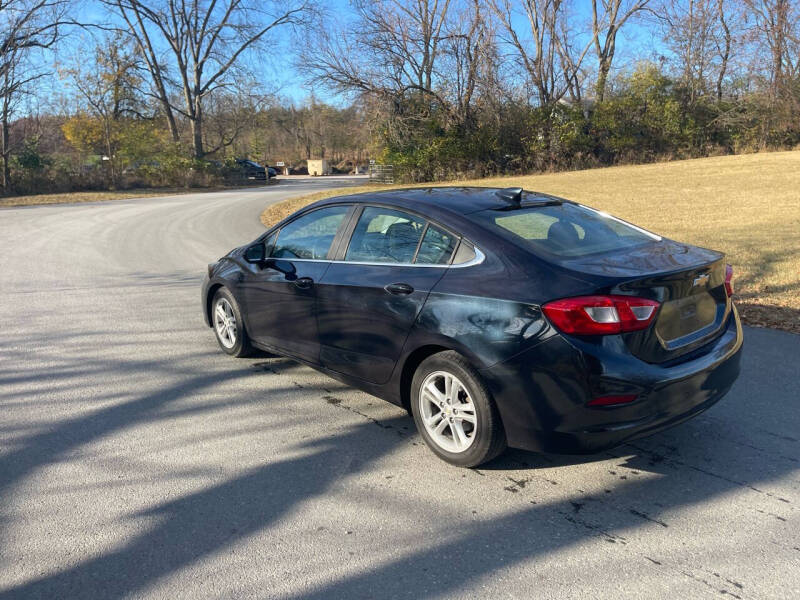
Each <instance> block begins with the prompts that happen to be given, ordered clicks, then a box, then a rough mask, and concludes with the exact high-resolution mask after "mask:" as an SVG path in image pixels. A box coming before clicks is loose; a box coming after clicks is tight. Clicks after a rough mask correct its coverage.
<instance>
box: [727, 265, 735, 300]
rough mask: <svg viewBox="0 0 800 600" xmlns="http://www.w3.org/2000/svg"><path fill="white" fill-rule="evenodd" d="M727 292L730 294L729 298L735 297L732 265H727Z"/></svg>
mask: <svg viewBox="0 0 800 600" xmlns="http://www.w3.org/2000/svg"><path fill="white" fill-rule="evenodd" d="M725 292H726V293H727V294H728V298H730V297H731V296H733V267H732V266H731V265H725Z"/></svg>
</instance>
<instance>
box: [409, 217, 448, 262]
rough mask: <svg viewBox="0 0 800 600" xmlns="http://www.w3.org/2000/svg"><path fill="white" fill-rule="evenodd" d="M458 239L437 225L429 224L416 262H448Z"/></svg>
mask: <svg viewBox="0 0 800 600" xmlns="http://www.w3.org/2000/svg"><path fill="white" fill-rule="evenodd" d="M457 241H458V239H457V238H456V237H455V236H454V235H452V234H450V233H447V232H446V231H444V230H443V229H439V228H438V227H436V226H435V225H428V229H427V230H426V231H425V235H424V236H423V238H422V244H420V246H419V251H418V252H417V258H416V260H414V263H415V264H418V265H446V264H448V263H449V262H450V257H451V256H452V255H453V250H454V249H455V247H456V242H457Z"/></svg>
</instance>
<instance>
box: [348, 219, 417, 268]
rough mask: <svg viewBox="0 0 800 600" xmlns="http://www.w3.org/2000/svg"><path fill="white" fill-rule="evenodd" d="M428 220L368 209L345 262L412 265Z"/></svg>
mask: <svg viewBox="0 0 800 600" xmlns="http://www.w3.org/2000/svg"><path fill="white" fill-rule="evenodd" d="M424 229H425V220H424V219H420V218H419V217H415V216H414V215H410V214H408V213H405V212H402V211H399V210H392V209H389V208H379V207H376V206H368V207H366V208H365V209H364V211H363V212H362V213H361V217H359V219H358V223H357V224H356V228H355V230H354V231H353V235H352V237H351V238H350V245H349V246H348V247H347V253H346V254H345V257H344V259H345V261H355V262H377V263H411V262H413V261H414V255H415V254H416V252H417V246H418V245H419V240H420V237H422V232H423V230H424Z"/></svg>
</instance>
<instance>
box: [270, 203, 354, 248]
mask: <svg viewBox="0 0 800 600" xmlns="http://www.w3.org/2000/svg"><path fill="white" fill-rule="evenodd" d="M348 210H350V207H349V206H330V207H327V208H320V209H318V210H315V211H313V212H310V213H308V214H305V215H303V216H302V217H300V218H298V219H295V220H294V221H292V222H291V223H289V224H288V225H284V226H283V227H282V228H281V230H280V232H279V233H278V239H277V240H276V241H275V244H274V246H273V247H272V253H271V254H270V256H271V257H273V258H286V259H292V258H302V259H324V258H327V256H328V251H329V250H330V248H331V244H332V243H333V238H334V237H336V232H337V231H339V227H340V226H341V225H342V222H343V221H344V217H345V215H346V214H347V211H348Z"/></svg>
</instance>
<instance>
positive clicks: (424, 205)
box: [311, 186, 550, 215]
mask: <svg viewBox="0 0 800 600" xmlns="http://www.w3.org/2000/svg"><path fill="white" fill-rule="evenodd" d="M499 190H500V188H489V187H467V186H461V187H427V188H405V189H397V190H386V191H378V192H363V193H357V194H349V195H346V196H335V197H332V198H326V199H325V200H320V201H318V202H315V203H314V204H312V205H311V206H313V207H317V206H324V205H327V204H339V203H342V202H354V203H358V204H370V203H379V204H380V203H385V204H390V205H392V206H397V207H402V208H408V209H410V210H415V209H416V210H420V211H424V212H429V213H430V214H431V215H433V214H434V213H438V214H443V213H450V214H457V215H468V214H470V213H474V212H477V211H481V210H486V209H490V208H502V207H504V206H505V205H506V202H505V201H504V200H503V199H502V198H500V197H498V196H497V192H498V191H499ZM525 195H526V198H527V199H530V198H532V197H540V196H541V197H547V198H549V197H550V196H548V195H547V194H540V193H538V192H529V191H526V192H525Z"/></svg>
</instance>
